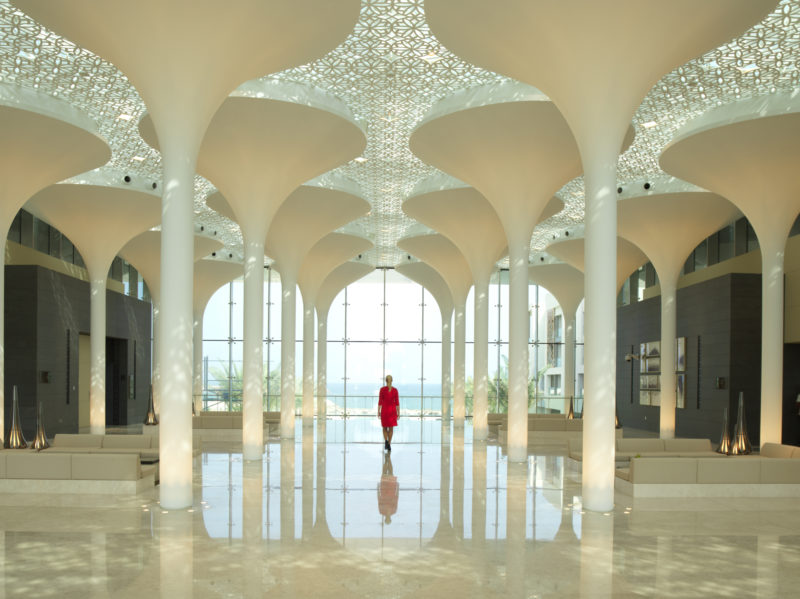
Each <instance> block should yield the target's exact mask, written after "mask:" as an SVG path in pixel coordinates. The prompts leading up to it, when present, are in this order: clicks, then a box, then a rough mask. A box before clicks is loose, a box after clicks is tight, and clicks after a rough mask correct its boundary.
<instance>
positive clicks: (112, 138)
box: [0, 0, 800, 266]
mask: <svg viewBox="0 0 800 599" xmlns="http://www.w3.org/2000/svg"><path fill="white" fill-rule="evenodd" d="M223 7H224V4H221V5H220V9H221V10H222V8H223ZM131 9H132V10H135V3H133V4H132V5H131ZM687 18H691V16H688V17H687ZM799 24H800V0H783V1H782V2H781V3H780V4H779V5H778V7H777V8H776V10H775V11H773V13H771V14H770V15H769V16H768V17H767V18H766V19H765V20H764V21H763V22H762V23H760V24H758V25H757V26H756V27H754V28H753V29H751V30H749V31H748V32H746V33H745V34H744V35H743V36H741V37H740V38H738V39H736V40H733V41H731V42H730V43H728V44H726V45H724V46H721V47H719V48H717V49H716V50H714V51H712V52H709V53H707V54H706V55H704V56H702V57H700V58H698V59H696V60H693V61H691V62H689V63H687V64H685V65H683V66H682V67H680V68H678V69H676V70H675V71H673V72H671V73H669V74H668V75H666V76H665V77H664V78H663V79H662V80H661V81H659V82H658V84H656V86H655V87H654V88H653V89H652V90H651V91H650V93H649V94H648V95H647V97H646V98H645V99H644V101H643V102H642V104H641V106H640V107H639V110H638V111H637V113H636V116H635V118H634V125H635V127H636V139H635V140H634V143H633V145H632V146H631V147H630V148H629V149H628V151H627V152H626V153H625V154H624V155H623V156H621V157H620V162H619V168H618V180H619V184H620V185H623V186H624V185H625V183H626V182H633V181H641V180H643V179H647V178H648V177H650V176H653V177H655V176H657V175H658V174H660V170H659V167H658V155H659V153H660V152H661V150H662V148H663V147H664V146H665V145H666V144H667V142H668V141H669V140H670V139H671V137H672V136H673V135H674V133H675V131H676V130H677V129H678V128H679V127H680V126H681V125H682V124H683V123H685V122H686V121H687V120H688V119H690V118H692V117H694V116H696V115H698V114H700V113H702V112H704V111H705V110H706V109H708V108H710V107H714V106H718V105H721V104H724V103H727V102H730V101H734V100H737V99H740V98H746V97H754V96H760V95H765V94H772V93H776V92H782V91H789V90H796V89H798V87H800V32H799V31H798V25H799ZM267 79H273V80H281V81H293V82H300V83H305V84H311V85H315V86H318V87H320V88H322V89H323V90H326V91H327V92H329V93H331V94H334V95H335V96H338V97H339V98H340V99H341V100H342V101H343V102H344V103H345V104H347V106H348V107H349V108H350V110H351V111H352V112H353V114H354V115H355V117H356V119H358V120H360V121H361V122H363V123H365V125H366V128H367V137H368V141H367V148H366V150H365V151H364V154H363V158H365V159H366V160H365V161H363V160H361V161H352V162H350V163H348V164H346V165H344V166H342V167H341V168H339V169H337V171H338V172H339V173H341V174H344V175H346V176H349V177H351V178H352V179H354V180H355V181H357V182H358V183H359V184H360V186H361V189H362V192H363V194H364V196H365V198H366V199H367V200H368V201H369V202H370V204H371V206H372V210H371V212H370V214H369V215H368V216H365V217H364V218H362V219H360V220H359V221H356V222H355V223H353V224H351V225H348V226H347V227H345V228H344V229H343V230H345V231H347V232H352V233H358V234H361V235H364V236H366V237H368V238H369V239H370V240H371V241H373V242H374V243H375V246H376V247H375V249H373V250H371V251H370V252H368V253H367V254H366V255H365V259H366V261H368V262H370V263H371V264H374V265H377V266H394V265H395V264H396V263H398V262H399V261H400V260H401V258H403V257H404V256H405V253H404V252H402V251H400V250H398V249H397V246H396V242H397V240H399V239H400V238H402V237H404V236H405V235H406V234H407V232H408V229H409V228H410V227H411V226H413V225H415V223H414V221H412V220H410V219H409V218H408V217H406V216H405V215H404V214H403V213H402V211H401V209H400V205H401V203H402V202H403V200H404V199H405V198H406V197H407V196H409V195H410V194H411V192H412V190H413V188H414V187H415V186H416V185H417V183H419V181H420V180H422V179H423V178H426V177H428V176H430V175H432V174H434V173H435V172H436V171H435V169H433V168H431V167H429V166H427V165H425V164H423V163H421V162H420V161H419V160H417V159H416V158H415V157H414V156H413V155H412V154H411V152H410V151H409V148H408V138H409V135H410V133H411V131H412V129H413V128H414V126H415V125H416V124H417V123H418V122H419V121H420V120H421V119H422V117H423V115H424V114H425V112H426V111H427V110H428V109H429V108H430V106H431V105H432V104H433V103H434V102H436V101H438V100H439V99H441V98H443V97H445V96H448V95H449V94H451V93H453V92H455V91H457V90H461V89H465V88H468V87H473V86H476V85H482V84H487V83H492V82H498V81H504V80H505V79H504V78H503V77H501V76H499V75H496V74H494V73H491V72H487V71H484V70H482V69H479V68H477V67H474V66H472V65H470V64H467V63H465V62H463V61H461V60H459V59H458V58H457V57H456V56H454V55H453V54H452V53H450V52H448V51H447V50H445V49H444V48H443V47H442V46H441V45H440V44H439V43H438V42H437V40H436V39H435V38H433V36H432V35H431V33H430V31H429V30H428V27H427V25H426V23H425V14H424V4H423V2H422V1H421V0H363V2H362V8H361V17H360V19H359V21H358V24H357V25H356V27H355V30H354V31H353V33H352V34H351V35H350V36H349V37H348V38H347V39H346V40H345V41H344V42H343V43H342V44H341V45H340V46H339V47H338V48H337V49H336V50H334V51H333V52H331V53H329V54H328V55H326V56H324V57H322V58H320V59H319V60H317V61H315V62H313V63H311V64H308V65H305V66H303V67H299V68H295V69H291V70H288V71H285V72H282V73H278V74H276V75H273V76H270V77H268V78H267ZM0 81H5V82H12V83H17V84H19V85H22V86H25V87H29V88H35V89H39V90H40V91H43V92H45V93H48V94H52V95H55V96H58V97H60V98H62V99H66V100H68V101H69V102H71V103H73V104H74V105H76V106H78V107H80V108H82V109H83V110H85V111H87V112H88V113H89V115H90V116H92V117H93V118H95V119H96V120H97V121H98V122H99V124H100V133H101V134H102V135H103V136H104V137H105V138H106V140H107V141H108V142H109V143H110V145H111V148H112V150H113V157H112V160H111V163H110V165H109V166H110V167H111V168H114V169H118V170H122V171H125V172H129V173H131V174H132V175H133V176H136V177H142V178H144V179H151V180H154V181H158V180H160V177H161V164H160V157H159V154H158V152H156V151H155V150H152V149H151V148H150V147H149V146H148V145H147V144H145V143H144V142H143V141H142V139H141V138H140V136H139V134H138V130H137V123H138V121H139V119H140V117H141V115H142V114H143V112H144V110H145V107H144V104H143V103H142V100H141V98H140V97H139V95H138V94H137V92H136V90H135V89H134V88H133V87H132V86H131V85H130V84H129V83H128V81H127V79H126V77H125V76H124V75H123V74H122V73H121V72H120V71H119V70H117V69H116V68H115V67H114V66H113V65H111V64H109V63H107V62H105V61H104V60H102V59H101V58H98V57H97V56H95V55H93V54H92V53H90V52H88V51H86V50H83V49H81V48H79V47H76V46H75V45H74V44H72V43H71V42H69V41H67V40H65V39H63V38H61V37H59V36H57V35H55V34H53V33H52V32H50V31H48V30H45V29H43V28H42V27H40V26H39V25H37V24H36V23H35V22H34V21H32V20H31V19H29V18H27V17H26V16H25V15H24V14H22V13H21V12H19V11H18V10H16V9H15V8H13V7H11V6H10V5H9V4H8V2H7V1H6V0H0ZM195 190H196V195H195V197H196V199H195V213H196V221H197V224H198V226H199V225H200V224H203V225H204V226H205V227H206V230H216V231H218V236H219V237H220V238H221V239H222V241H223V242H224V243H225V244H226V247H227V249H228V251H230V252H233V253H235V254H240V253H241V236H240V234H239V229H238V226H236V225H235V224H234V223H232V222H231V221H229V220H227V219H226V218H224V217H222V216H220V215H218V214H217V213H215V212H213V211H212V210H210V209H209V208H207V207H206V206H205V197H206V196H207V195H208V194H209V193H210V192H212V191H213V190H214V188H213V186H211V184H210V183H208V182H207V181H205V180H204V179H202V178H201V177H198V178H197V179H196V183H195ZM559 195H560V197H561V198H562V199H563V200H564V202H565V204H566V206H565V209H564V210H563V211H562V212H561V213H559V214H557V215H556V216H554V217H552V218H550V219H549V220H547V221H545V222H544V223H542V224H540V225H539V226H538V227H537V228H536V230H535V232H534V235H533V238H532V240H531V250H532V251H537V250H541V249H543V248H544V247H545V246H546V245H547V243H548V242H550V241H552V237H553V235H560V234H563V231H564V230H565V229H567V228H568V227H570V226H575V225H576V224H577V223H581V222H582V220H583V183H582V180H581V179H576V180H573V181H571V182H570V183H568V184H567V185H565V186H564V188H562V190H561V191H560V192H559Z"/></svg>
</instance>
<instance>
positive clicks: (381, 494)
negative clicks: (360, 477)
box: [378, 452, 400, 524]
mask: <svg viewBox="0 0 800 599" xmlns="http://www.w3.org/2000/svg"><path fill="white" fill-rule="evenodd" d="M399 498H400V485H398V484H397V477H396V476H395V475H394V471H393V469H392V456H391V454H390V453H388V452H387V453H384V454H383V472H382V473H381V482H379V483H378V511H379V512H380V513H381V516H383V522H384V523H385V524H391V523H392V516H393V515H394V514H395V512H397V500H398V499H399Z"/></svg>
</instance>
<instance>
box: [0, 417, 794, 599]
mask: <svg viewBox="0 0 800 599" xmlns="http://www.w3.org/2000/svg"><path fill="white" fill-rule="evenodd" d="M400 424H401V426H400V427H399V428H398V430H397V434H396V435H395V439H394V442H393V444H392V449H393V451H392V453H391V455H386V454H385V453H384V452H383V444H382V441H381V433H380V427H379V423H378V422H377V420H375V419H367V418H352V419H349V420H347V421H344V420H328V421H327V422H323V423H320V424H317V425H316V426H314V427H313V428H312V427H307V428H305V429H304V428H303V427H302V426H301V425H300V423H299V422H298V428H297V437H296V439H293V440H280V439H269V441H268V443H267V445H266V451H265V453H264V458H263V460H262V461H261V462H243V461H242V456H241V448H240V445H238V446H237V444H232V443H228V444H226V443H215V444H208V443H207V444H205V445H204V447H203V453H202V455H201V456H200V457H198V458H197V459H196V461H195V469H194V489H195V496H194V497H195V501H194V506H193V508H191V509H189V510H180V511H164V510H161V509H160V507H159V504H158V490H157V488H156V490H154V491H153V492H150V493H147V494H144V495H139V496H135V497H110V498H109V497H98V496H91V497H90V496H67V495H61V496H44V495H39V496H30V495H28V496H23V495H14V494H6V495H0V599H2V598H4V597H6V598H11V597H26V598H31V597H36V598H38V597H49V596H58V597H64V598H70V597H145V596H146V597H153V596H161V597H169V598H179V597H198V598H199V597H262V596H266V597H272V596H276V597H300V598H302V597H315V598H317V597H354V598H355V597H358V598H362V597H413V598H414V599H422V598H425V597H437V598H445V597H459V598H460V597H464V598H466V597H510V598H517V597H519V598H537V597H541V598H545V597H592V598H593V597H598V598H600V597H692V598H694V597H697V598H700V597H703V598H706V597H736V598H743V597H759V598H762V597H763V598H769V597H780V598H784V597H797V596H800V502H798V500H790V499H772V500H763V499H727V500H718V499H717V500H648V501H640V500H637V502H636V503H634V502H633V500H632V499H631V498H629V497H626V496H624V495H620V494H617V498H616V507H615V508H614V510H613V512H610V513H606V514H600V513H592V512H585V511H584V510H582V508H581V485H580V475H579V474H578V473H577V472H576V471H575V470H574V469H573V468H572V467H571V465H570V463H569V460H567V459H566V458H565V457H564V448H562V447H559V446H557V445H543V446H541V447H534V448H531V455H530V456H529V460H528V463H527V464H509V463H508V462H507V460H506V458H505V455H504V453H503V450H502V447H500V446H498V445H497V443H496V442H493V441H492V440H491V439H490V440H489V441H488V442H479V441H473V440H472V435H471V429H470V427H469V425H468V426H467V427H466V429H463V430H455V431H454V430H451V429H449V428H448V429H446V430H444V431H443V429H442V425H441V422H440V421H437V420H432V419H430V420H422V421H420V420H410V419H406V420H403V421H401V423H400Z"/></svg>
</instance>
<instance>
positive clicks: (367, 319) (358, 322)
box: [203, 268, 583, 416]
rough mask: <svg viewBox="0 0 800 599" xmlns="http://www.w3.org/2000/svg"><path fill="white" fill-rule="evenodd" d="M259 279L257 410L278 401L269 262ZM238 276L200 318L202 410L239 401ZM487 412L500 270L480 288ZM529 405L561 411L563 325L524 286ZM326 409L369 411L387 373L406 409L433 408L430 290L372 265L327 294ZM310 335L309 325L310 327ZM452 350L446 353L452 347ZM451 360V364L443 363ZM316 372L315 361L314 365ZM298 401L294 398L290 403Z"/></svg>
mask: <svg viewBox="0 0 800 599" xmlns="http://www.w3.org/2000/svg"><path fill="white" fill-rule="evenodd" d="M264 280H265V282H264V302H265V304H264V334H263V338H264V408H265V409H266V410H268V411H277V410H279V409H280V359H281V351H280V341H281V339H280V337H281V335H280V333H281V283H280V276H279V275H278V273H277V272H275V271H273V270H272V269H266V270H265V279H264ZM242 291H243V287H242V281H241V280H237V281H234V282H232V283H230V284H228V285H225V286H223V287H222V288H220V289H219V290H218V291H217V293H216V294H215V295H214V296H213V297H212V298H211V301H209V304H208V307H207V308H206V313H205V316H204V329H203V330H204V340H203V355H204V359H203V364H204V366H203V368H204V373H203V376H204V378H203V380H204V388H205V406H206V409H233V410H238V409H241V389H242V380H241V372H242V355H241V352H242V345H241V341H242V336H243V331H242V308H243V306H242ZM489 296H490V297H489V410H490V411H491V412H501V413H502V412H506V411H507V409H508V271H506V270H499V271H497V272H495V273H494V275H493V276H492V279H491V283H490V287H489ZM297 298H298V299H297V329H296V337H297V346H296V352H295V355H296V357H295V364H296V376H295V385H296V394H297V397H298V398H299V397H300V395H301V389H302V337H303V330H302V327H303V323H302V297H301V295H300V294H299V293H298V294H297ZM529 303H530V332H529V339H530V352H529V361H530V368H529V373H530V377H529V380H530V382H529V386H528V391H529V398H530V400H529V411H531V412H534V411H539V412H552V411H557V412H561V411H564V409H565V404H564V390H565V382H566V381H565V379H564V376H565V369H564V360H565V359H566V355H567V352H566V350H565V333H566V326H567V323H566V321H565V317H564V314H563V313H562V311H561V307H560V306H559V305H558V303H557V302H556V300H555V298H554V297H553V296H552V295H551V294H550V293H549V292H548V291H547V290H546V289H544V288H543V287H538V286H536V285H531V286H530V289H529ZM473 306H474V304H473V294H472V291H471V292H470V295H469V297H468V299H467V306H466V308H467V310H466V322H467V326H466V341H467V347H466V352H465V357H466V360H465V362H466V363H465V366H466V369H465V370H466V378H467V382H466V395H467V398H466V399H467V414H471V413H472V395H473V355H474V351H473V350H474V339H475V335H474V326H473V324H474V309H473ZM577 321H578V322H577V343H576V352H575V356H576V368H575V373H576V386H575V390H576V395H577V396H579V397H580V396H582V393H583V388H582V387H583V385H582V381H583V376H582V372H583V367H582V365H583V352H582V344H583V334H582V329H583V308H582V306H581V308H580V309H579V310H578V318H577ZM327 336H328V341H327V343H328V352H327V353H328V363H327V399H328V414H330V415H339V416H342V415H347V416H359V415H362V416H373V415H374V414H375V413H376V398H377V393H378V389H379V388H380V387H381V386H382V385H383V380H384V377H385V376H386V375H387V374H391V375H392V376H393V379H394V385H395V386H396V387H397V389H398V391H399V392H400V397H401V410H402V413H403V414H404V415H406V416H436V415H439V414H440V411H441V392H442V387H441V380H442V363H441V341H442V318H441V313H440V311H439V307H438V305H437V304H436V301H435V300H434V299H433V297H432V296H431V295H430V293H428V292H427V291H425V290H424V289H423V288H422V287H421V286H420V285H418V284H417V283H414V282H412V281H410V280H408V279H406V278H405V277H403V276H402V275H400V274H399V273H397V272H396V271H395V270H394V269H390V268H381V269H376V270H375V271H373V272H372V273H370V274H369V275H367V276H366V277H364V278H363V279H361V280H360V281H358V282H356V283H354V284H352V285H349V286H348V287H347V288H346V289H343V290H342V291H341V293H339V295H338V296H337V297H336V298H335V299H334V301H333V303H332V304H331V307H330V312H329V314H328V327H327ZM315 337H316V327H315ZM451 355H452V354H451ZM451 368H452V365H451ZM315 373H316V368H315ZM298 405H299V403H298Z"/></svg>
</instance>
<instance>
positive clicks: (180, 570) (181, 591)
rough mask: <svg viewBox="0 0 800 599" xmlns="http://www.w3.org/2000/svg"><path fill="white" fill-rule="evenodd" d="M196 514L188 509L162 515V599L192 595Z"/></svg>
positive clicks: (177, 598)
mask: <svg viewBox="0 0 800 599" xmlns="http://www.w3.org/2000/svg"><path fill="white" fill-rule="evenodd" d="M193 517H194V514H193V513H192V512H189V511H186V510H177V511H168V512H167V511H165V512H162V513H161V514H159V516H158V521H157V524H158V530H159V531H160V533H161V536H160V539H159V553H160V562H161V584H160V590H161V597H162V599H180V598H181V597H188V598H191V597H192V578H193V575H194V567H193V561H194V546H193V543H192V519H193Z"/></svg>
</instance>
